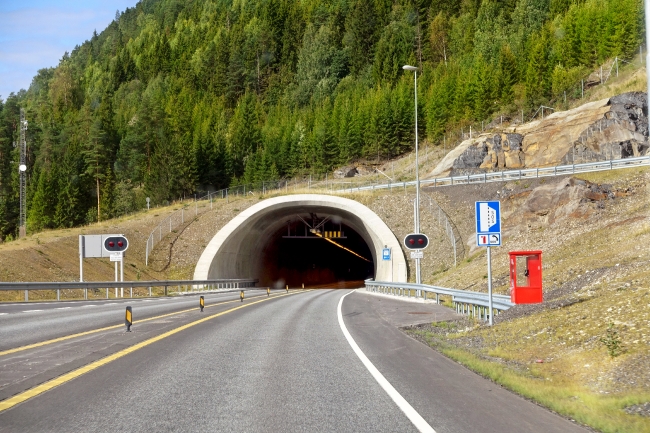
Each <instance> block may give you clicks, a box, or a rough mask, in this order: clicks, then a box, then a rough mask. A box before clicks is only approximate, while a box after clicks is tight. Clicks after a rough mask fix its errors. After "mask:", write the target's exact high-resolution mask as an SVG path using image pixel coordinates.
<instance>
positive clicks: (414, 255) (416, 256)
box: [411, 250, 424, 259]
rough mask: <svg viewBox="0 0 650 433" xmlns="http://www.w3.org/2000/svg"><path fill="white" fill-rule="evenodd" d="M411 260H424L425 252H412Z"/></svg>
mask: <svg viewBox="0 0 650 433" xmlns="http://www.w3.org/2000/svg"><path fill="white" fill-rule="evenodd" d="M411 258H412V259H423V258H424V251H422V250H415V251H411Z"/></svg>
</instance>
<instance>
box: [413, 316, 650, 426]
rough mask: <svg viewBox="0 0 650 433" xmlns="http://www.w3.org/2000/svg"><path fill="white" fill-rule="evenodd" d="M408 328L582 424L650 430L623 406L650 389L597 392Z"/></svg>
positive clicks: (480, 371)
mask: <svg viewBox="0 0 650 433" xmlns="http://www.w3.org/2000/svg"><path fill="white" fill-rule="evenodd" d="M436 326H438V327H443V326H444V325H442V324H437V325H436ZM408 332H412V333H418V334H420V335H422V336H424V337H425V338H426V339H427V341H429V344H430V345H431V346H432V347H435V348H436V349H437V350H439V351H440V352H441V353H443V354H444V355H446V356H448V357H449V358H451V359H453V360H454V361H457V362H459V363H460V364H462V365H464V366H465V367H467V368H469V369H470V370H472V371H475V372H476V373H478V374H480V375H481V376H483V377H486V378H488V379H490V380H492V381H493V382H495V383H498V384H499V385H502V386H504V387H505V388H507V389H509V390H511V391H513V392H515V393H517V394H519V395H521V396H523V397H525V398H528V399H531V400H533V401H536V402H538V403H539V404H541V405H543V406H545V407H547V408H549V409H550V410H552V411H555V412H557V413H559V414H561V415H563V416H565V417H568V418H571V419H574V420H576V421H577V422H579V423H581V424H584V425H587V426H590V427H592V428H594V429H596V430H599V431H602V432H604V433H610V432H611V433H627V432H629V433H640V432H650V419H649V418H644V417H641V416H639V415H629V414H627V413H626V412H624V410H623V409H624V408H625V407H628V406H631V405H634V404H640V403H644V402H647V401H650V394H648V393H644V392H637V393H626V394H625V395H614V394H597V393H594V392H591V391H590V390H589V389H587V388H586V387H584V386H581V385H579V384H575V383H572V382H570V381H565V380H556V379H553V380H549V379H548V378H547V377H546V376H545V374H544V372H543V371H541V370H540V369H537V368H535V367H534V366H531V367H530V369H525V370H524V369H521V370H517V369H516V368H513V367H509V366H506V365H503V364H500V363H498V362H495V361H490V360H486V359H483V358H481V357H480V356H478V355H477V354H474V353H472V352H471V351H469V350H465V349H462V348H459V347H456V346H454V345H452V344H450V343H449V342H447V341H446V340H444V339H443V338H442V337H439V336H437V335H434V334H432V333H429V332H423V331H408Z"/></svg>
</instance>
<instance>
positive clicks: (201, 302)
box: [199, 296, 205, 313]
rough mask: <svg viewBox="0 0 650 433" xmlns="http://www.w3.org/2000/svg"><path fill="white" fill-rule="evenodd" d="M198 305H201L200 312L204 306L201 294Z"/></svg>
mask: <svg viewBox="0 0 650 433" xmlns="http://www.w3.org/2000/svg"><path fill="white" fill-rule="evenodd" d="M199 307H201V313H202V312H203V308H204V307H205V300H204V299H203V296H201V297H200V298H199Z"/></svg>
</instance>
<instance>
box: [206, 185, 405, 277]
mask: <svg viewBox="0 0 650 433" xmlns="http://www.w3.org/2000/svg"><path fill="white" fill-rule="evenodd" d="M384 248H389V249H391V251H392V257H391V260H390V261H385V260H382V249H384ZM221 278H257V279H259V280H260V285H265V286H268V285H275V286H279V287H284V284H289V285H291V286H297V285H299V284H302V283H305V285H307V286H310V285H311V286H313V285H323V284H330V283H339V282H344V281H354V280H363V279H366V278H374V279H376V280H378V281H395V282H404V281H406V261H405V259H404V255H403V253H402V250H401V248H400V245H399V241H398V240H397V239H396V238H395V236H394V234H393V233H392V231H391V230H390V229H389V228H388V226H387V225H386V224H385V223H384V222H383V221H382V220H381V218H379V217H378V216H377V215H376V214H375V213H374V212H372V211H371V210H370V209H368V208H367V207H365V206H363V205H362V204H360V203H358V202H356V201H354V200H349V199H345V198H341V197H335V196H326V195H316V194H304V195H290V196H282V197H275V198H271V199H268V200H264V201H262V202H260V203H258V204H256V205H254V206H251V207H250V208H248V209H246V210H245V211H243V212H242V213H240V214H239V215H237V216H236V217H235V218H233V219H232V220H231V221H230V222H229V223H228V224H226V225H225V226H224V227H223V228H222V229H221V230H219V232H218V233H217V234H216V235H215V236H214V237H213V239H212V240H211V241H210V243H209V244H208V246H207V247H206V249H205V250H204V251H203V254H202V255H201V258H200V259H199V262H198V263H197V266H196V268H195V271H194V279H196V280H205V279H221Z"/></svg>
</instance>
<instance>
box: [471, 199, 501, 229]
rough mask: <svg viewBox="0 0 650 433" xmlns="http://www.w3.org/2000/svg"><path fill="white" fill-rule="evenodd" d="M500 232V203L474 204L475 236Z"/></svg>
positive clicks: (478, 202)
mask: <svg viewBox="0 0 650 433" xmlns="http://www.w3.org/2000/svg"><path fill="white" fill-rule="evenodd" d="M500 232H501V202H498V201H477V202H476V234H479V233H500Z"/></svg>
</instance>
